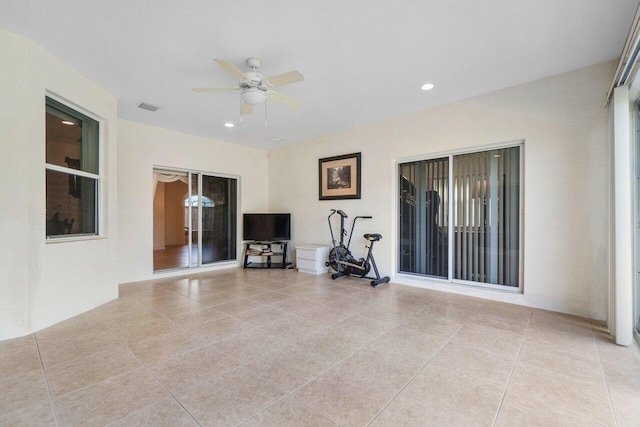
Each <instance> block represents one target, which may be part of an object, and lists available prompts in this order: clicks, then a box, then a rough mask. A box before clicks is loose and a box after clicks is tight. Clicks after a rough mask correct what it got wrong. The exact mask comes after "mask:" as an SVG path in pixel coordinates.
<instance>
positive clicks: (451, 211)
mask: <svg viewBox="0 0 640 427" xmlns="http://www.w3.org/2000/svg"><path fill="white" fill-rule="evenodd" d="M513 147H519V157H520V158H519V163H520V164H519V167H520V176H519V179H520V188H519V201H518V202H519V205H518V213H519V221H520V224H519V230H518V232H519V244H518V246H519V248H518V250H519V257H518V258H519V259H518V266H519V277H518V286H517V287H515V286H513V287H512V286H505V285H496V284H492V283H483V282H473V281H468V280H460V279H454V278H453V273H454V271H453V268H454V265H453V264H454V263H453V257H454V252H453V251H454V244H453V242H454V238H455V223H454V221H453V215H454V201H453V194H454V192H453V191H454V182H453V181H454V180H453V179H451V177H452V176H453V172H454V171H453V158H454V157H455V156H458V155H461V154H471V153H478V152H483V151H491V150H499V149H503V148H513ZM524 154H525V141H524V140H519V141H509V142H505V143H499V144H491V145H484V146H478V147H471V148H465V149H459V150H451V151H446V152H438V153H433V154H429V155H425V156H412V157H408V158H402V159H397V160H396V161H395V180H396V184H395V185H396V191H395V194H394V198H395V215H394V216H395V219H396V221H395V233H396V236H395V242H394V248H395V252H396V265H395V273H396V274H398V275H401V276H406V277H411V278H420V279H424V280H425V281H430V282H438V283H446V284H455V285H465V286H472V287H474V288H486V289H492V290H497V291H502V292H508V293H523V292H524V186H525V179H524V176H525V169H524ZM445 157H446V158H448V159H449V171H448V173H449V177H448V180H449V206H448V214H449V218H448V239H449V247H448V252H449V253H448V256H449V260H448V269H449V271H448V277H447V278H442V277H436V276H426V275H422V274H418V273H410V272H405V271H400V256H401V254H400V246H399V242H398V240H399V229H400V228H399V227H400V220H399V216H400V203H401V200H400V197H399V196H400V194H399V193H400V191H401V189H400V184H399V181H400V180H399V179H398V178H399V176H400V165H401V164H404V163H409V162H418V161H422V160H435V159H441V158H445Z"/></svg>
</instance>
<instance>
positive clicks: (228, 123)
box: [224, 122, 235, 128]
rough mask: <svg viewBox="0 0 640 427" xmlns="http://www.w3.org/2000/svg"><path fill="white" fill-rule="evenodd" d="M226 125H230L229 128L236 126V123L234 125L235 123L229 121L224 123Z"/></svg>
mask: <svg viewBox="0 0 640 427" xmlns="http://www.w3.org/2000/svg"><path fill="white" fill-rule="evenodd" d="M224 126H225V127H228V128H232V127H234V126H235V125H234V124H233V123H231V122H227V123H225V124H224Z"/></svg>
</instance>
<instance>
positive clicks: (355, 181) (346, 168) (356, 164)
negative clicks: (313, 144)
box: [318, 153, 362, 200]
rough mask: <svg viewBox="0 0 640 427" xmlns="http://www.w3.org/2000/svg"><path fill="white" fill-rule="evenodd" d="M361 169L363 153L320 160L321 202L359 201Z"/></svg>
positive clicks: (319, 195) (319, 182)
mask: <svg viewBox="0 0 640 427" xmlns="http://www.w3.org/2000/svg"><path fill="white" fill-rule="evenodd" d="M361 169H362V167H361V153H351V154H344V155H342V156H334V157H325V158H324V159H320V160H318V187H319V188H318V198H319V199H320V200H342V199H359V198H360V189H361V175H362V173H361Z"/></svg>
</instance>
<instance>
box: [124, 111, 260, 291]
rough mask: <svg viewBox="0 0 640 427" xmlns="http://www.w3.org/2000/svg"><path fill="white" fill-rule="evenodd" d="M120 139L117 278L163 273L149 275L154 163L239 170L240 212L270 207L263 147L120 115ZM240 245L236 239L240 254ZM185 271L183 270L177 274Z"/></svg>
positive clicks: (129, 279)
mask: <svg viewBox="0 0 640 427" xmlns="http://www.w3.org/2000/svg"><path fill="white" fill-rule="evenodd" d="M212 126H214V124H213V123H212ZM118 141H119V147H118V185H119V189H118V191H119V192H118V218H119V230H120V240H119V246H118V270H119V271H118V280H119V282H120V283H126V282H135V281H140V280H148V279H151V278H153V277H163V276H164V275H154V274H153V194H152V193H153V167H154V166H163V167H167V168H177V169H191V170H198V171H203V172H212V173H218V174H226V175H237V176H239V177H240V202H239V206H238V211H239V213H241V212H260V211H265V210H266V209H267V207H268V196H269V195H268V190H269V189H268V185H267V177H268V161H269V157H268V153H267V152H266V151H264V150H258V149H255V148H249V147H243V146H239V145H235V144H229V143H226V142H222V141H216V140H213V139H208V138H203V137H199V136H194V135H189V134H185V133H181V132H175V131H170V130H166V129H161V128H158V127H154V126H148V125H142V124H139V123H135V122H130V121H126V120H119V125H118ZM239 218H241V216H240V217H239ZM239 225H241V221H239ZM238 243H240V239H238ZM241 250H242V248H241V245H240V244H238V259H239V257H240V252H241ZM236 265H237V264H236ZM187 273H189V271H185V270H182V271H181V272H180V273H179V274H187Z"/></svg>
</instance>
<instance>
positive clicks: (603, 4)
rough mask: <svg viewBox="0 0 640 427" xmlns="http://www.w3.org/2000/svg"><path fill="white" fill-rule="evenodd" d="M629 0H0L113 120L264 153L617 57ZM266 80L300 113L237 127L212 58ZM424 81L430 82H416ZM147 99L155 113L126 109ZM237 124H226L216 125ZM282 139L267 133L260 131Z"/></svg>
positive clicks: (9, 24) (257, 114) (629, 15)
mask: <svg viewBox="0 0 640 427" xmlns="http://www.w3.org/2000/svg"><path fill="white" fill-rule="evenodd" d="M637 5H638V1H637V0H614V1H605V0H535V1H532V0H527V1H525V0H489V1H478V0H457V1H451V0H404V1H399V0H396V1H391V0H350V1H345V0H320V1H313V2H312V1H303V0H271V1H261V0H183V1H179V0H163V1H160V0H108V1H97V0H0V28H2V29H5V30H8V31H11V32H15V33H18V34H21V35H24V36H26V37H28V38H30V39H31V40H33V41H35V42H36V43H38V44H40V45H41V46H42V47H44V48H45V49H46V50H48V51H49V52H51V53H53V54H54V55H56V56H57V57H59V58H60V59H61V60H63V61H64V62H66V63H67V64H69V65H71V66H72V67H74V68H75V69H77V70H78V71H80V72H81V73H82V74H84V75H85V76H87V77H88V78H89V79H91V80H92V81H94V82H96V83H97V84H99V85H101V86H102V87H104V88H106V89H107V90H109V91H110V92H111V93H113V94H114V95H116V96H117V97H118V100H119V116H120V117H121V118H124V119H127V120H133V121H136V122H141V123H147V124H151V125H156V126H160V127H163V128H169V129H174V130H179V131H183V132H188V133H192V134H197V135H202V136H206V137H210V138H215V139H219V140H224V141H228V142H234V143H238V144H244V145H248V146H253V147H258V148H263V149H272V148H275V147H278V146H282V145H286V144H290V143H294V142H299V141H304V140H308V139H311V138H315V137H318V136H321V135H326V134H330V133H334V132H338V131H340V130H344V129H349V128H353V127H356V126H361V125H365V124H368V123H372V122H376V121H379V120H383V119H387V118H390V117H394V116H399V115H402V114H406V113H410V112H414V111H419V110H422V109H425V108H429V107H433V106H436V105H441V104H444V103H448V102H452V101H455V100H459V99H464V98H468V97H471V96H474V95H478V94H482V93H486V92H489V91H493V90H496V89H500V88H504V87H509V86H513V85H516V84H519V83H523V82H527V81H531V80H535V79H538V78H542V77H545V76H549V75H553V74H557V73H562V72H565V71H570V70H574V69H577V68H581V67H585V66H588V65H592V64H596V63H599V62H603V61H607V60H611V59H614V58H616V57H618V56H619V55H620V52H621V50H622V47H623V43H624V40H625V38H626V35H627V32H628V30H629V27H630V26H631V22H632V19H633V16H634V13H635V11H636V7H637ZM249 56H256V57H259V58H261V59H262V61H263V66H262V67H261V69H260V71H261V72H262V73H263V74H264V75H265V76H271V75H276V74H281V73H283V72H287V71H290V70H298V71H300V72H301V73H302V74H303V75H304V77H305V81H303V82H300V83H295V84H292V85H288V86H282V87H281V88H279V90H280V92H282V93H284V94H287V95H289V96H292V97H294V98H296V99H298V100H299V101H300V102H301V103H302V107H301V108H299V109H297V110H296V109H290V108H288V107H285V106H283V105H280V104H276V103H273V102H271V103H269V105H268V118H269V123H268V125H267V126H265V125H264V107H263V106H257V107H256V108H254V111H253V113H252V114H251V115H250V116H245V118H244V121H243V122H242V123H239V122H238V119H239V107H240V95H239V93H238V92H224V93H204V94H196V93H193V92H192V91H191V88H194V87H210V86H232V85H235V84H236V80H235V78H234V77H233V76H231V75H229V74H228V73H227V72H225V70H223V69H222V68H221V67H219V66H218V65H217V64H216V63H215V62H213V58H222V59H225V60H227V61H229V62H231V63H232V64H234V65H235V66H236V67H238V68H240V69H241V70H247V68H246V66H245V64H244V60H245V59H246V58H247V57H249ZM425 82H432V83H434V84H435V85H436V87H435V89H433V90H431V91H429V92H422V91H420V90H419V88H420V86H421V85H422V84H423V83H425ZM141 101H145V102H148V103H151V104H155V105H159V106H160V110H158V111H157V112H155V113H151V112H149V111H145V110H142V109H139V108H137V105H138V104H139V103H140V102H141ZM229 121H230V122H235V123H236V127H235V128H233V129H228V128H225V127H224V126H223V124H224V123H225V122H229ZM272 137H276V138H282V139H284V141H281V142H273V141H269V140H268V139H269V138H272Z"/></svg>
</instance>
